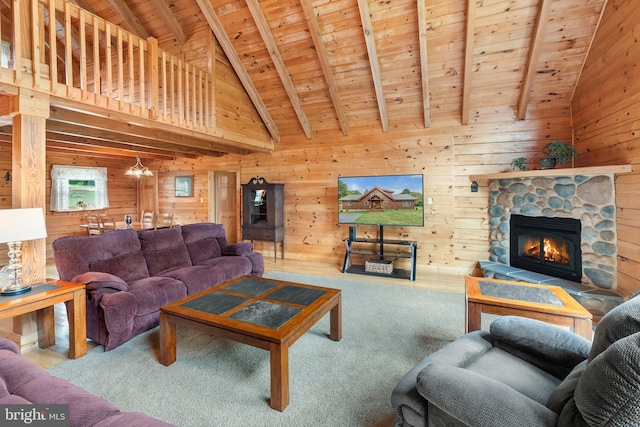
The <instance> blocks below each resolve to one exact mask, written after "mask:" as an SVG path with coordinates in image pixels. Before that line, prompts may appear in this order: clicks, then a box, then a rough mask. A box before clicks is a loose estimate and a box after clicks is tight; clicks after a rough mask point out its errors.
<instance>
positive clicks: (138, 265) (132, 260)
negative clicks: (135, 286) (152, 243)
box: [89, 252, 149, 283]
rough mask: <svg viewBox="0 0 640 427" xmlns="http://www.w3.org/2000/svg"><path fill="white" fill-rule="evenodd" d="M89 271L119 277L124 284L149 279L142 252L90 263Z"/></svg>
mask: <svg viewBox="0 0 640 427" xmlns="http://www.w3.org/2000/svg"><path fill="white" fill-rule="evenodd" d="M89 270H90V271H98V272H102V273H109V274H112V275H114V276H117V277H120V278H121V279H122V280H124V281H125V282H126V283H129V282H134V281H136V280H140V279H144V278H146V277H149V270H147V264H146V262H145V260H144V257H143V256H142V252H132V253H129V254H126V255H120V256H116V257H113V258H107V259H101V260H98V261H95V262H91V263H90V264H89Z"/></svg>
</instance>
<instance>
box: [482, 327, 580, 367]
mask: <svg viewBox="0 0 640 427" xmlns="http://www.w3.org/2000/svg"><path fill="white" fill-rule="evenodd" d="M489 330H490V331H491V334H492V335H493V336H494V337H495V339H496V347H500V348H502V349H503V350H505V351H509V352H512V350H514V351H516V352H517V355H518V356H520V357H522V355H523V354H531V355H533V356H534V357H535V358H542V359H544V360H545V361H547V362H549V363H551V364H552V365H560V366H563V367H565V368H567V369H569V370H570V369H573V367H575V366H576V365H577V364H578V363H580V362H582V361H583V360H585V359H586V358H587V356H588V354H589V349H590V348H591V342H590V341H589V340H587V339H586V338H583V337H581V336H580V335H577V334H575V333H573V332H571V331H569V330H567V329H563V328H561V327H558V326H555V325H551V324H549V323H546V322H542V321H540V320H534V319H529V318H524V317H518V316H503V317H500V318H498V319H496V320H494V321H493V322H491V326H490V327H489Z"/></svg>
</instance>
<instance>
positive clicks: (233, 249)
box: [220, 242, 251, 256]
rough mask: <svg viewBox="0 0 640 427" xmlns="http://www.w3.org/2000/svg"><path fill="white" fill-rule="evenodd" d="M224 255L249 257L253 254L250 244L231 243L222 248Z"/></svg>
mask: <svg viewBox="0 0 640 427" xmlns="http://www.w3.org/2000/svg"><path fill="white" fill-rule="evenodd" d="M220 249H221V251H222V255H223V256H224V255H236V256H247V255H249V254H250V253H251V243H250V242H237V243H229V244H227V245H225V246H223V247H221V248H220Z"/></svg>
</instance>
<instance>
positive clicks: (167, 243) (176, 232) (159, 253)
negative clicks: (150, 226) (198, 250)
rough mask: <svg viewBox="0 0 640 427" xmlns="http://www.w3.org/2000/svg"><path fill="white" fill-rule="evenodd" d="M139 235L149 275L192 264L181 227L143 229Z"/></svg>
mask: <svg viewBox="0 0 640 427" xmlns="http://www.w3.org/2000/svg"><path fill="white" fill-rule="evenodd" d="M138 237H139V238H140V246H141V248H142V253H143V254H144V258H145V260H146V262H147V268H148V269H149V275H151V276H158V275H160V274H162V273H164V272H166V271H169V270H173V269H175V268H182V267H190V266H191V265H192V263H191V259H190V258H189V252H188V251H187V247H186V246H185V244H184V240H183V239H182V232H181V231H180V227H172V228H164V229H161V230H141V231H139V232H138Z"/></svg>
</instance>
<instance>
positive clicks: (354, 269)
mask: <svg viewBox="0 0 640 427" xmlns="http://www.w3.org/2000/svg"><path fill="white" fill-rule="evenodd" d="M343 273H351V274H366V275H367V276H380V277H392V278H394V279H409V280H415V277H414V278H413V279H412V278H411V271H410V270H403V269H401V268H394V269H393V271H392V272H391V273H388V274H387V273H377V272H375V271H366V270H365V268H364V265H363V264H352V265H351V266H350V267H348V268H347V270H346V271H343Z"/></svg>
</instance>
